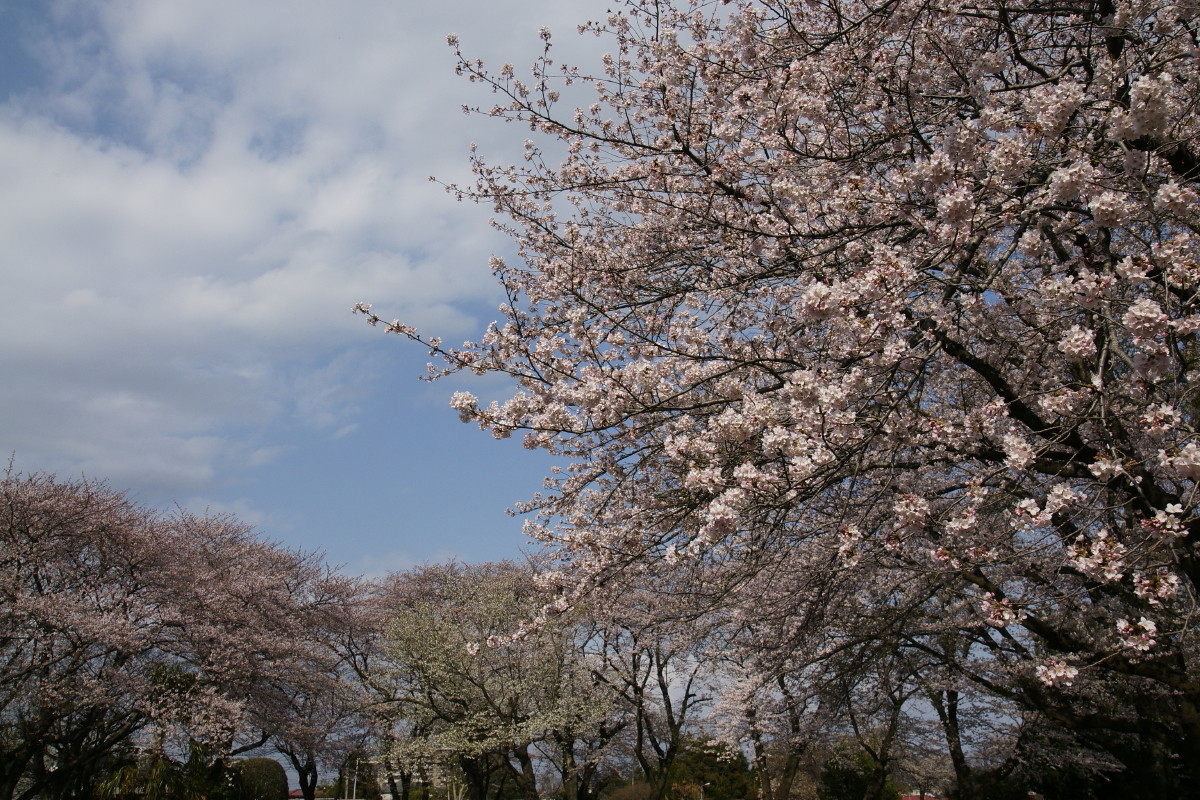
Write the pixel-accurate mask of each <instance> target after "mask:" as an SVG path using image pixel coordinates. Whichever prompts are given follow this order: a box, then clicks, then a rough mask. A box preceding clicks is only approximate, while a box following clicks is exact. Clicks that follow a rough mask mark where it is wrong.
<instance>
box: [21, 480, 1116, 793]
mask: <svg viewBox="0 0 1200 800" xmlns="http://www.w3.org/2000/svg"><path fill="white" fill-rule="evenodd" d="M0 514H2V518H3V522H2V523H0V537H2V538H0V598H2V600H3V603H2V605H0V798H2V800H32V798H53V799H54V800H58V799H59V798H62V799H64V800H65V798H81V799H82V798H122V799H124V798H134V797H150V796H155V797H164V798H166V797H209V798H218V797H225V798H230V800H234V798H248V797H249V796H250V795H248V794H246V792H247V791H249V790H247V789H246V788H245V786H246V783H245V781H244V780H242V779H240V778H239V777H238V776H239V775H240V774H242V772H244V770H245V768H244V763H245V762H242V761H239V759H243V758H245V756H247V755H257V756H260V757H261V756H263V755H266V754H273V755H275V756H276V757H279V758H281V759H283V760H286V761H287V762H289V763H290V764H291V765H292V767H293V768H294V770H295V771H296V773H297V774H298V775H299V779H300V784H301V788H302V789H303V790H304V794H305V796H306V797H308V798H310V800H311V798H313V797H314V796H316V793H317V788H318V785H319V781H320V780H321V779H323V778H324V779H326V780H328V779H330V778H332V777H333V775H334V774H336V773H337V771H338V770H339V769H341V772H342V775H341V777H342V780H341V782H340V786H339V787H338V788H339V789H340V793H341V794H343V795H345V794H349V793H350V792H351V791H352V790H351V788H350V786H351V777H350V776H351V770H352V771H353V784H354V787H355V789H354V790H355V791H357V792H358V793H359V795H360V796H371V792H372V791H374V788H375V787H381V788H382V789H383V790H385V791H388V792H390V793H391V794H392V796H393V797H394V798H397V800H430V798H433V797H437V798H443V799H444V800H467V799H469V800H507V799H508V798H518V797H519V798H523V800H540V798H548V797H557V798H561V799H562V800H599V798H602V797H603V798H612V800H664V798H674V799H675V800H742V798H759V799H760V800H788V799H789V798H797V799H799V798H806V797H820V798H829V799H832V798H847V799H849V798H888V797H893V796H895V793H896V791H897V788H905V789H912V790H918V791H936V792H939V793H941V794H942V795H943V796H944V795H946V794H950V795H953V796H958V797H980V798H1008V797H1022V798H1023V797H1025V795H1026V793H1027V792H1028V791H1030V790H1038V791H1040V792H1042V793H1043V794H1044V795H1045V796H1046V797H1088V796H1097V797H1100V796H1109V795H1113V796H1115V794H1116V793H1118V792H1119V791H1125V790H1126V789H1127V786H1126V783H1127V781H1125V780H1124V779H1123V778H1122V776H1123V774H1124V773H1122V772H1121V770H1120V765H1119V764H1118V763H1116V762H1115V761H1114V759H1113V758H1112V757H1111V756H1110V755H1106V754H1105V753H1104V752H1103V751H1101V750H1099V749H1097V748H1095V747H1089V746H1088V745H1087V742H1086V739H1084V738H1081V737H1080V736H1079V735H1077V734H1078V732H1077V731H1074V730H1072V728H1071V727H1070V726H1069V725H1065V724H1063V720H1061V719H1054V718H1051V717H1048V716H1047V715H1045V714H1043V713H1040V712H1037V711H1034V710H1031V709H1030V708H1029V707H1028V706H1026V705H1023V704H1021V703H1019V702H1016V701H1015V700H1013V699H1012V697H1011V696H1010V693H1006V691H1005V690H1004V687H1003V686H1000V685H996V686H988V685H986V684H983V683H980V682H978V681H971V680H968V679H965V678H964V677H963V675H961V674H959V675H956V674H954V673H953V672H952V671H951V670H948V669H947V668H946V666H945V665H946V663H947V662H951V663H952V661H951V660H952V658H953V654H954V653H955V652H956V648H958V649H959V651H961V652H962V653H963V657H964V658H965V655H966V650H965V649H964V648H965V645H964V644H963V643H962V642H961V640H959V641H956V640H954V639H953V638H951V637H949V636H943V637H942V638H941V639H940V640H939V639H929V640H927V641H923V642H919V643H918V642H915V641H913V640H909V641H907V642H901V641H899V640H896V639H889V638H887V637H886V636H879V637H876V638H873V639H862V640H855V641H849V640H845V641H838V640H837V638H836V629H835V627H833V626H832V625H831V626H830V627H829V628H828V634H829V638H828V639H827V642H826V644H827V646H826V647H824V648H823V649H821V650H819V651H816V650H814V651H812V652H809V653H804V652H795V653H792V654H791V656H790V659H788V660H787V661H776V662H766V661H762V660H757V661H756V660H755V659H753V658H751V657H749V656H748V655H747V653H748V652H749V651H748V650H747V648H746V647H745V637H746V636H747V635H748V634H749V631H748V630H747V629H746V628H745V626H743V625H739V623H738V620H737V619H736V618H728V619H715V618H713V617H712V616H711V615H708V616H705V617H704V618H700V617H698V616H697V615H695V614H693V613H689V608H690V606H689V605H688V602H687V591H686V587H671V586H665V585H658V586H649V587H647V588H646V589H645V590H644V591H641V592H634V591H629V592H626V593H624V594H623V595H622V596H621V597H620V598H609V601H608V602H606V603H605V604H604V606H603V607H598V606H597V605H594V606H591V607H589V606H587V605H584V604H579V605H577V606H576V607H573V608H567V607H566V605H565V604H563V603H561V602H558V603H550V604H547V603H546V602H545V600H546V597H545V595H543V593H542V592H540V591H539V589H538V583H539V576H538V574H537V570H536V569H535V568H534V567H533V566H532V565H530V564H516V563H510V562H504V563H498V564H480V565H464V564H457V563H452V564H442V565H432V566H423V567H418V568H415V569H412V570H409V571H406V572H402V573H397V574H393V575H390V576H388V577H386V578H384V579H380V580H377V581H366V580H361V579H356V578H351V577H347V576H345V575H341V574H339V573H337V572H336V571H333V570H331V569H329V568H328V567H326V566H324V565H323V564H322V563H321V562H320V559H318V558H317V557H315V556H313V555H307V554H303V553H299V552H297V551H294V550H290V549H288V548H285V547H282V546H280V545H278V544H275V543H271V542H268V541H264V540H262V539H260V538H258V537H256V536H255V535H253V533H252V532H251V531H250V529H249V528H248V527H247V526H245V525H243V524H241V523H239V522H238V521H237V520H235V519H233V518H231V517H227V516H217V517H200V516H195V515H191V514H188V513H186V512H182V511H177V512H175V513H172V514H168V515H163V514H159V513H157V512H153V511H150V510H148V509H145V508H142V507H139V506H137V505H136V504H134V503H132V502H130V501H129V500H128V499H127V498H126V497H125V496H123V495H122V494H121V493H119V492H115V491H113V490H111V489H109V488H107V487H106V486H104V485H103V484H99V483H95V482H90V481H61V480H58V479H55V478H54V477H51V476H46V475H31V476H23V475H15V474H8V475H7V476H6V477H5V478H4V480H3V483H2V485H0ZM810 623H811V621H810ZM935 646H936V647H940V648H941V649H940V651H939V652H937V653H936V654H930V653H925V652H923V650H924V649H928V648H933V647H935ZM968 649H969V648H968ZM1047 691H1049V689H1047ZM1130 694H1131V695H1132V689H1131V690H1130ZM1129 702H1134V703H1136V702H1137V698H1136V697H1132V696H1131V697H1130V699H1129ZM1130 735H1136V732H1133V733H1131V734H1130ZM239 770H241V772H239ZM239 781H241V782H239ZM368 789H370V791H368ZM255 796H256V797H257V795H255Z"/></svg>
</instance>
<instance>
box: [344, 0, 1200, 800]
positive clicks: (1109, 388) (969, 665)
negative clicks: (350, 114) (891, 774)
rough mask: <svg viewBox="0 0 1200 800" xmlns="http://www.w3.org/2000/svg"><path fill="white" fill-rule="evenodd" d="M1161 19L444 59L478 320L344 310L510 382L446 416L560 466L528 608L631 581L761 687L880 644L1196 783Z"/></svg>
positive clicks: (1183, 149) (1188, 538)
mask: <svg viewBox="0 0 1200 800" xmlns="http://www.w3.org/2000/svg"><path fill="white" fill-rule="evenodd" d="M1198 13H1200V11H1198V9H1197V7H1196V5H1195V4H1194V3H1193V2H1187V1H1186V0H1185V1H1184V2H1173V1H1171V0H1147V1H1146V2H1137V3H1125V2H1112V0H1080V2H1067V3H1047V2H1043V1H1042V0H1024V1H1023V2H1010V1H1009V0H1000V1H999V2H982V3H972V2H955V3H949V4H947V3H932V2H928V1H927V0H889V1H888V2H883V3H871V2H862V1H861V0H824V1H822V2H792V1H791V0H735V1H734V2H708V1H707V0H677V2H674V3H664V2H657V1H655V0H633V1H632V2H629V3H627V4H626V5H625V6H624V8H622V9H619V10H617V11H614V12H613V13H611V14H610V15H609V16H608V17H607V18H605V19H603V20H600V21H598V22H594V23H591V24H589V25H586V26H584V31H585V32H590V33H594V34H596V35H597V36H599V37H601V38H605V39H606V40H607V41H608V42H609V43H610V44H611V50H610V52H609V53H608V54H606V55H605V56H604V57H603V59H602V63H601V64H600V65H598V67H597V69H596V70H594V71H589V70H587V69H584V68H579V67H575V66H569V65H563V64H560V63H558V62H557V61H556V59H555V57H554V50H553V47H552V44H553V38H552V36H551V34H550V32H549V31H543V34H542V35H543V38H544V39H545V52H544V55H543V57H542V58H541V59H540V60H539V61H538V62H537V63H536V64H535V65H534V69H533V72H532V75H531V77H526V78H522V77H520V76H519V75H518V74H517V72H516V71H515V70H514V69H513V68H512V67H511V66H508V65H505V66H502V67H500V68H499V69H496V70H490V69H489V68H488V67H487V66H486V65H484V64H482V63H481V62H479V61H476V60H472V59H471V58H470V56H469V54H464V53H463V52H462V51H460V50H459V49H458V48H459V47H460V45H459V43H458V41H457V38H456V37H453V36H452V37H451V38H450V44H451V46H452V47H454V48H455V50H456V52H457V53H459V69H460V71H461V72H462V73H463V74H465V75H467V76H468V77H469V78H470V79H471V80H473V81H476V82H482V83H483V84H485V85H487V86H490V87H491V89H492V90H494V92H495V93H496V95H497V103H496V105H495V106H493V107H491V108H481V109H477V110H478V111H481V112H482V113H484V114H490V115H492V116H494V117H497V118H501V119H505V120H508V121H514V122H518V123H521V124H523V125H524V126H526V127H527V128H529V129H530V130H531V131H532V135H533V136H535V137H538V136H540V137H543V138H531V139H530V140H528V141H527V142H526V149H525V159H524V160H523V161H522V162H521V163H519V164H517V165H514V166H503V165H500V166H497V165H493V164H490V163H488V162H487V161H485V160H484V158H483V157H482V156H480V155H475V156H474V157H473V158H474V166H475V171H476V175H477V178H478V181H477V183H476V184H475V185H474V186H470V187H461V188H460V187H452V189H453V190H454V191H458V192H459V193H460V194H462V195H463V196H468V197H472V198H475V199H477V200H479V201H481V202H484V203H488V204H491V205H493V206H494V207H495V209H496V211H497V212H498V214H499V215H500V219H499V222H498V223H497V224H498V225H499V226H500V227H501V228H502V229H504V230H505V231H507V232H509V233H510V234H511V235H512V236H513V237H514V239H515V240H516V242H517V244H518V248H519V259H518V260H517V261H516V262H513V263H509V262H506V261H504V260H501V259H495V260H494V262H493V267H494V271H495V274H496V277H497V279H498V280H499V281H500V282H501V284H502V285H503V287H504V289H505V291H506V293H507V295H508V298H509V301H508V302H507V303H506V304H505V305H504V306H502V308H501V310H500V311H501V315H502V316H501V319H500V320H498V321H497V322H496V323H495V324H493V325H492V326H490V327H489V328H488V330H487V331H486V333H485V334H484V335H483V337H482V338H481V339H480V340H479V341H478V342H468V343H465V344H464V345H463V346H462V347H459V348H450V347H446V346H443V345H442V344H441V342H440V341H439V340H436V339H430V338H427V337H425V336H423V335H422V334H421V333H419V332H417V331H415V330H414V329H412V328H411V327H409V326H407V325H405V324H404V323H403V322H401V321H395V322H392V323H386V322H385V321H384V320H382V319H380V318H379V317H378V316H377V315H375V314H374V313H373V312H371V310H370V308H369V306H366V305H365V304H362V305H360V306H358V307H357V310H358V311H360V312H363V313H365V314H366V315H367V319H368V321H369V322H371V323H372V324H382V325H383V326H384V327H385V328H386V329H387V330H388V331H389V332H393V333H397V334H400V335H402V336H407V337H409V338H412V339H415V340H417V341H419V342H422V343H423V344H425V345H427V346H429V347H430V348H431V349H432V350H433V351H434V353H435V354H437V355H439V356H440V357H441V358H442V362H443V365H442V374H445V373H452V372H456V371H461V370H466V371H472V372H476V373H487V372H498V373H503V374H505V375H508V376H511V377H512V378H514V379H515V380H516V381H517V383H518V384H519V388H518V390H517V391H516V392H515V394H513V395H512V396H511V397H509V398H508V399H507V400H503V401H500V402H494V403H485V402H480V401H479V400H478V399H476V398H475V397H473V396H472V395H470V394H468V393H465V392H459V393H457V394H455V396H454V398H453V400H452V406H453V407H454V408H456V409H457V410H458V411H459V413H460V414H461V415H462V416H463V418H464V419H466V420H473V421H475V422H477V423H478V424H479V425H480V426H481V427H482V428H484V429H486V430H489V431H491V433H492V434H493V435H495V436H501V437H503V436H510V435H513V434H519V435H522V436H523V437H524V440H525V443H526V445H527V446H528V447H533V448H543V449H545V450H547V451H549V452H551V453H553V454H555V455H557V456H558V457H560V458H561V459H562V460H563V463H564V467H563V469H562V471H561V472H560V473H558V474H557V475H555V476H552V478H551V480H550V482H549V488H548V489H547V490H546V491H545V492H543V493H542V494H540V495H538V496H536V497H534V498H532V499H531V500H530V502H529V503H528V506H527V508H528V510H530V511H531V512H532V513H533V515H534V518H533V519H532V520H531V521H530V523H529V524H528V526H527V528H528V530H529V532H530V534H531V535H532V536H533V537H534V538H535V539H537V540H538V541H540V542H542V543H543V544H545V545H546V546H547V548H548V552H549V557H550V558H551V559H552V560H553V561H554V570H552V571H551V573H550V574H549V575H548V576H547V578H546V581H547V583H548V584H550V585H556V586H557V587H558V589H559V591H560V593H561V595H562V597H563V599H564V601H566V602H573V601H576V600H578V599H579V598H582V597H595V596H597V595H603V596H605V597H608V598H613V599H615V600H616V601H619V599H620V598H621V596H622V593H623V592H624V591H625V590H626V588H627V587H639V588H640V589H643V590H648V591H656V590H657V591H660V592H661V593H662V594H663V595H665V596H669V597H670V598H671V599H672V601H673V602H672V603H671V604H668V605H666V606H664V613H665V614H666V615H668V616H675V617H687V618H691V619H696V620H705V621H706V622H707V623H709V624H710V626H711V628H710V630H711V631H712V632H713V634H712V635H714V636H717V635H719V636H722V637H724V639H725V641H726V642H727V647H726V651H727V652H737V653H738V654H739V658H740V659H741V663H742V664H744V665H745V668H746V669H747V670H748V673H747V674H757V675H760V676H761V677H762V680H763V681H765V682H768V683H769V681H771V680H774V679H775V677H777V676H780V675H788V674H797V673H798V672H799V671H800V670H803V669H806V668H809V667H811V666H812V665H820V664H832V663H834V661H836V660H838V659H841V662H840V663H843V664H850V663H861V661H858V662H856V659H858V658H860V657H861V658H866V657H867V656H866V653H868V651H870V648H871V647H872V646H874V645H873V644H872V643H878V642H886V643H888V645H889V647H892V648H893V649H894V651H895V652H896V653H898V654H899V656H900V657H899V658H898V660H897V661H896V662H895V663H896V664H897V665H900V664H902V663H903V664H905V665H906V666H904V667H903V668H904V669H905V670H908V672H907V673H906V674H923V675H933V674H937V675H938V676H939V677H938V679H937V680H938V683H937V685H935V686H927V687H926V691H927V693H928V696H930V697H939V698H942V700H943V701H944V700H945V698H947V697H949V696H950V695H948V694H946V693H947V692H952V693H955V694H954V696H955V697H958V694H957V693H958V692H959V691H960V690H962V691H967V690H968V689H969V690H970V691H971V692H974V693H976V694H977V695H978V696H981V697H986V698H991V699H993V700H996V701H1003V702H1007V703H1011V704H1014V705H1013V706H1012V707H1013V708H1016V709H1020V710H1021V711H1020V712H1019V713H1021V714H1032V715H1037V717H1038V719H1040V720H1041V724H1044V725H1046V726H1050V727H1053V728H1055V729H1056V730H1058V731H1060V732H1062V734H1063V735H1064V736H1066V737H1067V738H1068V739H1069V740H1070V741H1071V742H1072V743H1073V745H1072V746H1075V747H1078V748H1080V750H1079V752H1081V753H1088V754H1089V755H1088V756H1087V758H1088V759H1091V762H1090V763H1094V764H1098V765H1100V766H1099V767H1098V768H1100V769H1102V770H1108V771H1110V772H1114V773H1115V772H1120V773H1122V774H1125V775H1136V776H1141V777H1140V779H1138V783H1137V785H1138V786H1140V787H1141V788H1140V789H1139V791H1143V792H1147V793H1149V794H1153V793H1154V792H1156V791H1157V792H1165V793H1171V792H1172V791H1175V790H1176V789H1177V788H1178V786H1180V785H1181V784H1182V783H1183V782H1194V781H1195V780H1196V779H1197V778H1198V777H1200V775H1197V774H1196V772H1195V770H1196V765H1197V764H1200V690H1197V688H1196V687H1197V686H1200V683H1197V680H1196V679H1197V676H1198V674H1197V661H1196V643H1197V639H1196V633H1197V630H1196V625H1195V621H1194V620H1195V617H1194V616H1193V615H1192V613H1191V609H1192V608H1194V606H1195V603H1196V600H1197V595H1196V588H1197V581H1198V580H1200V560H1198V557H1197V553H1196V549H1195V548H1196V545H1197V544H1198V543H1200V515H1198V514H1197V511H1196V500H1197V494H1196V493H1197V480H1198V479H1200V442H1198V441H1197V436H1196V427H1195V426H1196V412H1197V394H1196V393H1197V384H1196V365H1197V358H1198V357H1200V350H1198V348H1197V338H1196V334H1197V331H1198V330H1200V309H1198V307H1197V288H1198V286H1200V237H1198V233H1200V228H1198V223H1200V216H1198V215H1200V205H1198V203H1197V195H1196V183H1197V180H1198V178H1200V157H1198V151H1197V148H1198V147H1200V142H1198V141H1197V137H1198V133H1200V115H1197V113H1196V111H1197V99H1198V93H1200V88H1198V87H1200V82H1198V78H1200V75H1198V74H1197V66H1198V65H1197V53H1198V50H1200V44H1198V42H1200V34H1198V30H1200V19H1198ZM585 92H590V93H591V94H592V98H591V99H592V101H593V102H591V104H590V105H588V104H587V101H586V100H585V101H584V103H583V104H581V107H579V108H572V107H570V106H569V105H568V106H566V107H564V103H565V100H564V98H570V99H572V100H574V99H575V98H577V97H578V96H580V94H581V93H585ZM547 143H553V144H552V146H550V145H548V144H547ZM560 150H561V151H562V152H563V154H564V158H563V160H562V161H561V163H559V162H557V161H556V160H555V159H553V158H550V156H549V155H548V153H550V152H554V153H558V152H559V151H560ZM436 372H437V370H436V369H435V373H436ZM856 653H857V654H859V655H854V654H856ZM897 668H899V666H898V667H897ZM914 670H915V671H914ZM885 683H886V685H887V686H891V687H893V688H895V687H899V686H900V685H901V684H902V683H903V682H902V681H901V682H897V681H888V682H884V683H878V684H876V685H877V686H880V687H881V686H884V685H885ZM889 691H890V690H889ZM897 691H898V689H897ZM938 693H941V694H938ZM897 696H898V695H897ZM943 710H945V712H946V713H945V714H944V715H943V719H944V721H945V722H946V723H947V725H946V730H947V735H948V736H950V737H951V738H953V737H954V736H957V735H958V733H957V732H956V733H951V730H952V729H953V730H954V731H957V730H958V728H957V727H956V726H955V725H950V724H949V723H950V722H952V721H953V718H954V717H955V714H954V713H952V710H953V709H945V708H944V709H943ZM960 744H961V743H960ZM953 746H954V745H953V744H952V745H951V747H952V749H953ZM956 766H958V764H957V762H956ZM964 770H965V767H963V768H962V769H960V771H959V772H960V774H959V780H960V783H961V782H964V781H966V780H967V779H968V777H969V776H968V775H967V774H966V772H965V771H964Z"/></svg>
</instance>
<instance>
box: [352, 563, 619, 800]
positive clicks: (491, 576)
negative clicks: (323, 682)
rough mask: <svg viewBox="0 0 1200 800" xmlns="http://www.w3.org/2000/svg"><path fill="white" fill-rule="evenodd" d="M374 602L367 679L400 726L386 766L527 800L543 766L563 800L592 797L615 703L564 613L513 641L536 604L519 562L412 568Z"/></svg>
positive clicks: (481, 793)
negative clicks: (444, 773)
mask: <svg viewBox="0 0 1200 800" xmlns="http://www.w3.org/2000/svg"><path fill="white" fill-rule="evenodd" d="M381 597H382V598H383V600H384V602H385V604H386V607H387V609H388V617H387V620H386V623H385V625H384V627H383V628H382V638H381V641H380V646H381V648H382V658H381V659H379V661H378V662H377V664H376V665H375V666H374V668H373V670H372V672H373V674H372V675H371V679H372V681H373V682H374V683H375V684H376V685H380V686H383V687H386V688H384V692H385V697H386V698H387V706H386V707H385V708H384V709H383V711H384V713H385V714H390V715H391V716H393V717H394V718H395V719H396V721H401V720H403V722H404V723H405V726H406V727H407V731H406V732H407V735H405V736H395V737H393V738H392V742H391V747H390V752H388V753H387V754H386V755H388V756H389V757H391V759H392V760H393V762H394V763H398V764H407V765H410V766H411V765H420V764H440V765H443V766H446V767H450V768H452V769H454V770H457V771H460V772H461V774H462V776H463V777H464V778H465V782H466V786H467V790H468V794H469V796H470V797H472V798H475V799H476V800H488V799H489V798H494V797H504V796H513V795H519V796H521V797H526V798H530V799H531V800H536V798H537V797H539V796H541V791H542V786H541V783H540V782H539V781H540V779H541V778H542V776H541V775H540V774H539V773H540V771H541V769H542V768H544V767H545V766H547V765H551V766H553V767H555V768H557V770H558V771H559V776H558V777H559V778H560V779H561V786H562V788H563V789H564V791H565V792H566V794H567V795H568V796H573V797H578V798H587V797H589V796H591V794H590V791H589V790H590V788H591V785H592V782H593V780H594V779H595V778H596V777H597V770H596V766H597V762H598V754H597V750H599V749H602V747H603V744H604V743H605V742H606V740H607V739H609V738H611V737H612V735H613V734H615V732H616V731H617V730H619V728H620V727H621V726H620V725H614V724H613V722H612V712H613V706H614V703H613V699H614V698H613V696H612V693H611V692H609V691H608V690H606V689H605V688H604V686H603V685H599V684H597V682H596V681H595V679H594V677H593V671H594V665H593V664H592V663H591V661H590V660H589V659H588V658H587V657H586V654H585V653H584V650H583V643H584V639H583V637H581V636H580V635H579V630H581V629H577V628H576V627H575V626H573V625H572V624H570V621H569V619H568V618H565V617H560V618H558V619H556V620H555V621H554V623H553V624H550V623H548V624H545V625H542V626H540V627H538V628H536V629H529V630H527V631H526V632H525V633H524V634H523V635H518V636H516V637H513V636H512V634H513V633H514V631H518V629H519V627H520V625H521V623H522V621H523V620H526V619H528V618H529V617H531V616H532V615H533V614H535V613H536V611H537V608H538V606H539V601H538V594H537V593H536V590H535V587H534V586H533V583H532V572H531V571H530V569H529V568H528V567H527V566H521V565H517V564H514V563H512V562H502V563H497V564H479V565H470V566H467V565H461V564H443V565H431V566H425V567H420V568H417V569H415V570H410V571H409V572H406V573H401V574H398V575H395V576H392V578H391V579H389V580H387V581H384V584H383V587H382V594H381ZM394 727H395V726H393V728H394ZM543 782H544V781H543Z"/></svg>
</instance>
